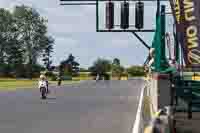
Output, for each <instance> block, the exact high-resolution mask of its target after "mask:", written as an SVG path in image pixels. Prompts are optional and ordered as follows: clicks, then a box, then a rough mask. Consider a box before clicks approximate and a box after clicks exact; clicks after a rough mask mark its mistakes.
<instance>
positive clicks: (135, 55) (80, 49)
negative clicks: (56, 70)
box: [0, 0, 155, 67]
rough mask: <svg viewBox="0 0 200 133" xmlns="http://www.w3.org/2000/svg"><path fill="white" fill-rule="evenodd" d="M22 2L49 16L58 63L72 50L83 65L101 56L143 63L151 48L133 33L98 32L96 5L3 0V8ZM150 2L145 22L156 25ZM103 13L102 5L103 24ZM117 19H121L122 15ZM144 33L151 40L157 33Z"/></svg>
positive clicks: (123, 62) (152, 25) (147, 24)
mask: <svg viewBox="0 0 200 133" xmlns="http://www.w3.org/2000/svg"><path fill="white" fill-rule="evenodd" d="M20 4H25V5H28V6H31V7H33V8H36V9H37V11H38V12H39V13H40V14H41V15H42V16H43V17H46V18H48V33H49V34H50V35H52V36H53V37H54V38H55V46H54V53H53V62H54V64H58V63H59V62H60V61H61V60H63V59H64V58H66V57H67V56H68V54H70V53H72V54H73V55H74V56H75V57H76V59H77V60H78V61H79V62H80V64H81V67H88V66H90V65H91V64H92V63H93V61H94V60H96V59H97V58H98V57H105V58H107V59H113V58H115V57H117V58H119V59H120V60H121V63H122V64H123V65H125V66H130V65H135V64H143V62H144V61H145V59H146V56H147V52H148V51H147V49H146V48H145V47H144V46H143V45H142V44H141V43H140V42H139V41H138V40H137V39H136V38H135V37H134V36H133V35H132V34H131V33H99V32H98V33H97V32H96V25H95V24H96V16H95V15H96V14H95V9H96V8H95V6H60V5H59V0H0V7H1V8H8V9H12V8H13V7H14V6H15V5H20ZM147 6H148V7H147V8H145V11H146V12H145V26H146V27H148V26H149V27H150V28H153V27H154V20H155V18H153V17H152V16H153V15H154V14H155V7H154V6H152V4H151V3H148V5H147ZM103 13H104V7H103V5H102V6H101V7H100V14H101V15H100V18H101V19H100V25H101V26H103V24H104V17H103V16H104V15H102V14H103ZM116 14H117V13H116ZM130 15H132V16H133V15H134V14H132V13H130ZM133 17H134V16H133ZM115 19H116V22H118V20H119V18H118V17H116V18H115ZM130 21H131V20H130ZM131 23H132V22H131ZM140 35H141V36H142V37H143V38H144V39H145V41H146V42H147V43H149V44H151V41H152V38H153V33H143V34H140Z"/></svg>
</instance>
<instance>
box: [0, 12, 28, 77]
mask: <svg viewBox="0 0 200 133" xmlns="http://www.w3.org/2000/svg"><path fill="white" fill-rule="evenodd" d="M0 23H1V25H0V44H1V45H0V64H1V65H0V73H1V74H3V75H4V76H8V75H10V73H13V72H14V74H16V73H17V72H18V70H19V68H20V67H21V65H22V63H23V61H22V60H23V59H22V55H23V52H24V51H23V50H22V46H21V43H20V42H19V41H18V37H19V33H18V32H17V31H18V30H17V27H16V21H15V19H14V17H13V15H12V14H11V13H10V12H9V11H7V10H6V9H0Z"/></svg>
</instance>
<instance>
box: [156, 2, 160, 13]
mask: <svg viewBox="0 0 200 133" xmlns="http://www.w3.org/2000/svg"><path fill="white" fill-rule="evenodd" d="M156 15H160V0H157V14H156Z"/></svg>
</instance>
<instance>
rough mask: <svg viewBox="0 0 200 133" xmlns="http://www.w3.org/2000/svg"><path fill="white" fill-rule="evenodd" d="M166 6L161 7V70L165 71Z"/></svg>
mask: <svg viewBox="0 0 200 133" xmlns="http://www.w3.org/2000/svg"><path fill="white" fill-rule="evenodd" d="M165 19H166V18H165V5H162V6H161V44H160V45H161V47H160V48H161V49H160V50H161V70H165V68H166V64H167V61H166V54H165V53H166V52H165V50H166V48H165V31H166V30H165V29H166V28H165V24H166V22H165Z"/></svg>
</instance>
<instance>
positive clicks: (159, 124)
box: [144, 108, 174, 133]
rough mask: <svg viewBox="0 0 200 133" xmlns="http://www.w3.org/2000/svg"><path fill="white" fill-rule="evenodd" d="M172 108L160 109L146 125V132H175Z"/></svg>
mask: <svg viewBox="0 0 200 133" xmlns="http://www.w3.org/2000/svg"><path fill="white" fill-rule="evenodd" d="M169 110H171V109H170V108H167V109H163V110H159V111H158V112H156V114H155V116H154V118H153V119H152V120H151V121H150V123H149V125H148V126H146V128H145V130H144V133H173V129H174V127H173V125H174V124H173V118H172V114H171V111H169Z"/></svg>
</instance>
